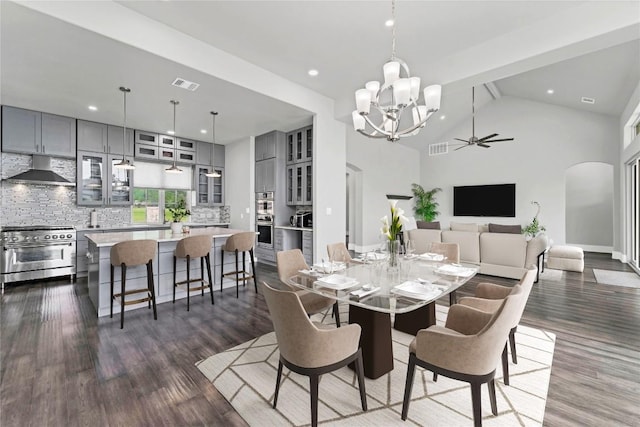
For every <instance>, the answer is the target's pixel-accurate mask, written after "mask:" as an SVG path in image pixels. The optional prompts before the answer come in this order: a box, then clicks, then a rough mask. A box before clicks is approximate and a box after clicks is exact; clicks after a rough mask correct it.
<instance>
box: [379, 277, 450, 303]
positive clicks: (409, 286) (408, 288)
mask: <svg viewBox="0 0 640 427" xmlns="http://www.w3.org/2000/svg"><path fill="white" fill-rule="evenodd" d="M448 288H449V287H448V286H445V285H436V284H434V283H432V282H431V281H429V280H425V279H421V278H419V277H418V278H416V279H413V280H407V281H405V282H403V283H401V284H399V285H398V286H395V287H394V288H392V289H391V293H392V294H396V295H400V296H404V297H408V298H413V299H418V300H424V301H431V300H434V299H437V298H438V297H439V296H440V295H442V294H444V293H445V292H446V290H447V289H448Z"/></svg>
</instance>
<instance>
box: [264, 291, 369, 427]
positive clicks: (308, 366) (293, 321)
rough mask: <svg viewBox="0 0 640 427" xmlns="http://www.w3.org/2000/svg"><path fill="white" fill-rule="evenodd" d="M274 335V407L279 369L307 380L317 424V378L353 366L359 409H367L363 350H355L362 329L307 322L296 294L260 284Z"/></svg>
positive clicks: (307, 319) (354, 325)
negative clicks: (325, 326) (276, 364)
mask: <svg viewBox="0 0 640 427" xmlns="http://www.w3.org/2000/svg"><path fill="white" fill-rule="evenodd" d="M260 287H261V290H262V293H263V295H264V299H265V300H266V302H267V307H269V313H270V314H271V320H272V321H273V328H274V329H275V332H276V339H277V341H278V349H279V351H280V360H279V361H278V374H277V377H276V391H275V394H274V397H273V408H274V409H275V408H276V405H277V404H278V393H279V392H280V380H281V378H282V367H283V366H286V367H287V368H288V369H289V370H291V371H293V372H296V373H298V374H300V375H305V376H308V377H309V383H310V391H311V393H310V397H311V425H312V426H313V427H315V426H317V425H318V383H319V379H320V376H321V375H323V374H326V373H328V372H332V371H335V370H337V369H339V368H342V367H344V366H347V365H348V364H349V363H352V362H353V363H354V364H355V368H356V374H357V377H358V388H359V389H360V403H361V405H362V410H363V411H366V410H367V395H366V392H365V384H364V369H363V366H362V350H361V349H360V348H359V347H358V345H359V344H358V343H359V341H360V332H361V328H360V325H358V324H355V323H354V324H351V325H348V326H344V327H342V328H331V329H326V328H323V327H322V325H320V324H315V323H313V322H311V320H309V318H308V317H307V315H306V313H305V309H304V307H303V306H302V303H301V301H300V298H299V297H298V294H296V293H295V292H291V291H280V290H276V289H274V288H272V287H271V286H269V285H268V284H266V283H265V282H262V283H260Z"/></svg>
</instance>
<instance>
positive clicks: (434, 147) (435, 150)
mask: <svg viewBox="0 0 640 427" xmlns="http://www.w3.org/2000/svg"><path fill="white" fill-rule="evenodd" d="M448 152H449V143H448V142H446V141H445V142H438V143H437V144H430V145H429V155H430V156H439V155H440V154H447V153H448Z"/></svg>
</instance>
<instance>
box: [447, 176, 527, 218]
mask: <svg viewBox="0 0 640 427" xmlns="http://www.w3.org/2000/svg"><path fill="white" fill-rule="evenodd" d="M453 215H454V216H498V217H515V216H516V185H515V184H497V185H466V186H462V187H453Z"/></svg>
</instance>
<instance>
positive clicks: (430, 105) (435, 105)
mask: <svg viewBox="0 0 640 427" xmlns="http://www.w3.org/2000/svg"><path fill="white" fill-rule="evenodd" d="M441 95H442V86H440V85H431V86H427V87H425V88H424V103H425V106H426V107H427V111H434V112H435V111H438V110H439V109H440V97H441Z"/></svg>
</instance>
